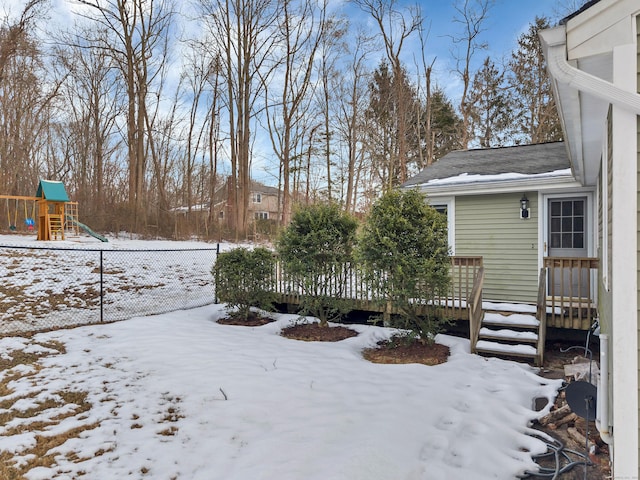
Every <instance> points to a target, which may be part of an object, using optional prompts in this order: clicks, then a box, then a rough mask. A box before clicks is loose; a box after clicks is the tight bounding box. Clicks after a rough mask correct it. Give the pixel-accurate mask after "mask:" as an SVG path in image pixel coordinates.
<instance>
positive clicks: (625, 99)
mask: <svg viewBox="0 0 640 480" xmlns="http://www.w3.org/2000/svg"><path fill="white" fill-rule="evenodd" d="M540 38H541V40H542V43H543V45H544V46H545V47H546V48H545V50H546V52H545V53H546V58H547V66H548V68H549V71H550V72H551V76H552V77H553V78H554V79H555V80H556V81H557V82H558V83H562V84H565V85H568V86H569V87H571V88H573V89H575V90H577V91H579V92H582V93H588V94H590V95H593V96H594V97H596V98H600V99H602V100H605V101H606V102H608V103H612V104H614V105H616V106H618V107H620V108H623V109H625V110H627V111H630V112H632V113H635V114H636V115H640V95H638V94H637V93H635V92H630V91H628V90H623V89H622V88H620V87H617V86H616V85H614V84H613V83H611V82H607V81H606V80H603V79H602V78H598V77H596V76H594V75H591V74H590V73H587V72H583V71H582V70H579V69H577V68H575V67H573V66H572V65H570V64H569V62H568V61H567V41H566V30H565V27H564V26H560V27H556V28H554V29H550V30H546V31H542V32H540Z"/></svg>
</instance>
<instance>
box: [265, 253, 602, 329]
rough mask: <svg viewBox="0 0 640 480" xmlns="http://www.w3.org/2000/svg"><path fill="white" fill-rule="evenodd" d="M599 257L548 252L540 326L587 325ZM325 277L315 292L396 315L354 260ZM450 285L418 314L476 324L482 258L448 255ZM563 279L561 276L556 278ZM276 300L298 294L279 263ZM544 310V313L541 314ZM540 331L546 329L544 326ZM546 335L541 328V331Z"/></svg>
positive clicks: (292, 299) (295, 301)
mask: <svg viewBox="0 0 640 480" xmlns="http://www.w3.org/2000/svg"><path fill="white" fill-rule="evenodd" d="M597 269H598V259H597V258H560V257H547V258H545V259H544V266H543V268H542V269H541V272H540V279H539V291H538V302H537V312H538V313H537V317H538V318H539V319H540V320H541V322H542V323H543V325H546V326H548V327H556V328H568V329H578V330H588V329H590V328H591V326H592V324H593V321H594V319H595V317H596V314H597V305H596V301H595V298H593V297H594V295H593V286H594V285H595V278H596V276H597ZM324 275H325V277H326V281H325V282H323V285H322V289H321V291H319V292H317V294H320V295H323V296H331V297H337V298H343V299H348V300H350V301H351V302H353V309H354V310H362V311H367V312H372V313H381V314H387V315H388V314H394V313H397V312H396V310H395V309H394V308H393V307H392V306H390V305H388V304H386V303H385V301H384V300H383V297H382V294H381V292H380V291H376V289H375V288H371V287H368V286H367V284H366V282H365V280H364V275H363V273H362V271H361V270H360V269H359V268H358V267H357V266H355V265H351V264H340V265H334V266H330V267H327V271H326V272H324ZM450 275H451V287H450V290H449V292H448V295H446V296H441V297H437V298H435V299H434V301H433V302H427V301H426V300H421V299H416V300H415V303H416V304H419V305H420V306H419V307H418V310H419V311H420V312H421V313H425V314H427V313H429V314H436V315H439V316H441V317H442V318H447V319H451V320H465V321H470V322H471V327H474V328H476V329H477V328H479V325H480V323H479V319H480V318H481V315H482V281H483V279H484V267H483V261H482V257H466V256H452V257H451V266H450ZM560 279H563V281H559V280H560ZM271 284H272V287H271V288H272V289H274V290H275V293H276V295H277V302H278V303H282V304H287V305H290V306H293V307H295V306H296V305H299V304H300V300H301V296H302V293H301V292H300V291H299V290H298V289H297V288H296V287H295V285H296V282H295V281H294V279H292V278H291V277H289V276H287V275H286V274H285V273H284V272H283V271H282V269H281V268H280V265H279V264H277V266H276V271H275V273H274V277H273V279H272V281H271ZM543 313H544V318H543ZM542 330H543V331H544V328H543V329H542ZM542 334H543V335H544V333H542Z"/></svg>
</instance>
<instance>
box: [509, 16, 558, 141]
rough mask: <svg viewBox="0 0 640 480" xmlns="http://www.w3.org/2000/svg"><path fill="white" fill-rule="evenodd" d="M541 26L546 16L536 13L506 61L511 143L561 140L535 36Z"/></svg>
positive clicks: (540, 47) (550, 92) (542, 60)
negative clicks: (508, 69)
mask: <svg viewBox="0 0 640 480" xmlns="http://www.w3.org/2000/svg"><path fill="white" fill-rule="evenodd" d="M545 28H549V20H548V19H547V18H546V17H542V18H541V17H536V19H535V21H534V23H532V24H530V25H529V30H527V32H525V33H523V34H522V35H521V36H520V38H519V39H518V49H517V50H516V51H515V52H513V53H512V56H511V61H510V62H509V68H510V75H509V81H508V82H509V86H510V88H511V94H512V99H513V108H514V110H513V115H514V123H513V125H514V132H513V135H514V138H515V140H516V141H515V143H521V142H523V143H543V142H553V141H558V140H562V129H561V125H560V118H559V117H558V112H557V110H556V105H555V101H554V98H553V94H552V90H551V80H550V79H549V75H548V73H547V68H546V62H545V59H544V55H543V54H542V46H541V44H540V39H539V37H538V32H539V31H540V30H543V29H545Z"/></svg>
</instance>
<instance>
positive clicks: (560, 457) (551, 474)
mask: <svg viewBox="0 0 640 480" xmlns="http://www.w3.org/2000/svg"><path fill="white" fill-rule="evenodd" d="M536 437H537V438H539V439H540V440H542V441H543V442H545V443H546V444H547V451H546V452H545V453H541V454H539V455H533V460H534V461H538V460H545V459H548V458H549V457H552V456H553V457H554V459H553V460H551V461H552V462H553V466H552V467H542V466H541V467H540V469H539V470H538V471H537V472H529V471H526V472H524V473H523V474H522V475H518V478H551V479H552V480H556V479H557V478H559V475H562V474H563V473H566V472H568V471H570V470H572V469H573V467H575V466H577V465H584V466H585V468H586V467H587V466H590V465H592V463H591V461H590V460H589V457H588V456H587V455H586V454H585V453H580V452H576V451H575V450H569V449H568V448H565V446H564V444H563V443H562V442H561V441H560V440H558V439H555V438H553V437H551V436H548V435H547V436H545V437H542V436H538V435H536Z"/></svg>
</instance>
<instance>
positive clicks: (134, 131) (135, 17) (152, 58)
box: [78, 0, 173, 231]
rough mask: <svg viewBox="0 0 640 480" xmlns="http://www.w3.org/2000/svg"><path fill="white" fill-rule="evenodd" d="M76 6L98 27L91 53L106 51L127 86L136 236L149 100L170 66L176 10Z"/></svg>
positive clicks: (116, 3) (135, 4)
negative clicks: (164, 69)
mask: <svg viewBox="0 0 640 480" xmlns="http://www.w3.org/2000/svg"><path fill="white" fill-rule="evenodd" d="M78 1H79V2H80V3H81V4H83V5H85V6H87V7H90V9H89V13H86V14H82V15H83V16H84V17H85V18H86V19H88V20H90V21H92V22H95V24H96V25H97V27H98V28H97V33H98V34H97V35H95V36H92V37H90V38H89V39H88V40H89V41H90V43H91V45H92V48H98V49H102V50H104V51H105V52H107V53H108V54H109V55H111V56H112V58H113V59H114V61H115V62H116V64H117V65H118V68H119V70H120V74H121V78H122V81H123V83H124V85H125V91H126V98H127V110H126V144H127V148H128V154H127V157H128V166H129V176H128V181H129V188H128V192H129V210H130V214H131V217H132V218H131V229H132V230H133V231H137V230H138V229H139V228H140V225H141V222H142V220H143V219H142V218H141V214H143V213H144V211H143V209H142V207H143V206H144V205H143V203H144V193H145V189H144V185H145V172H146V166H147V157H146V154H147V151H148V148H149V145H148V144H147V143H146V142H147V141H150V140H149V138H150V136H151V134H152V132H151V130H150V128H149V127H150V126H151V123H152V122H151V121H150V120H151V118H153V115H150V114H149V110H148V109H149V103H148V102H149V94H150V92H152V91H153V87H152V85H153V82H154V80H155V78H156V75H158V74H159V72H160V71H161V69H162V66H163V65H164V63H165V61H166V49H167V35H168V32H169V29H170V26H171V20H172V17H173V7H172V4H171V3H170V0H78ZM84 11H86V10H83V12H84ZM90 13H94V14H95V15H90ZM158 49H160V50H159V51H158ZM159 96H160V93H159V92H156V93H155V97H156V100H157V99H158V98H159Z"/></svg>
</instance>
